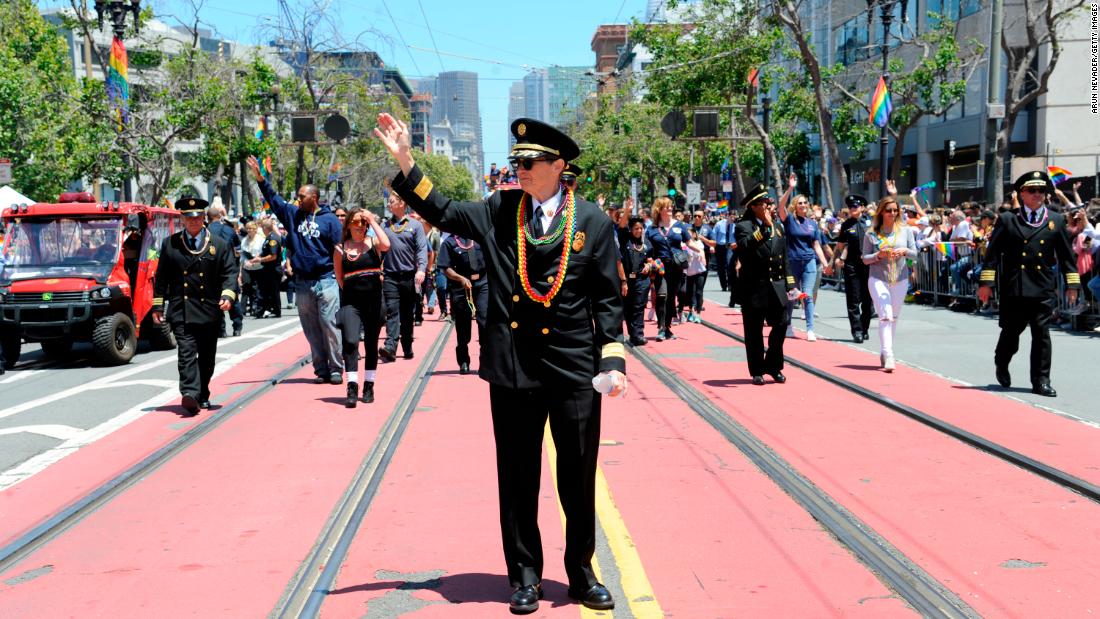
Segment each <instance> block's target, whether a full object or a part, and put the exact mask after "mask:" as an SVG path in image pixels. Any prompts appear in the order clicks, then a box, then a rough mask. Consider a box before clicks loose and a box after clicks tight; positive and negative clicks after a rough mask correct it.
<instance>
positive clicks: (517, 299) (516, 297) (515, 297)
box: [512, 294, 519, 303]
mask: <svg viewBox="0 0 1100 619" xmlns="http://www.w3.org/2000/svg"><path fill="white" fill-rule="evenodd" d="M512 301H513V302H515V303H519V295H518V294H514V295H512Z"/></svg>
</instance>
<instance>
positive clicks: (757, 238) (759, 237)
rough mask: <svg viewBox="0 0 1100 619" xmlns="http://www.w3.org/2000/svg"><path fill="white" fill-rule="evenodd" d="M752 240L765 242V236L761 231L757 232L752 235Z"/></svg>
mask: <svg viewBox="0 0 1100 619" xmlns="http://www.w3.org/2000/svg"><path fill="white" fill-rule="evenodd" d="M752 238H754V239H756V240H757V241H763V240H764V235H763V234H760V231H759V230H757V231H756V232H753V233H752Z"/></svg>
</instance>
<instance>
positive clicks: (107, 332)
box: [92, 314, 137, 365]
mask: <svg viewBox="0 0 1100 619" xmlns="http://www.w3.org/2000/svg"><path fill="white" fill-rule="evenodd" d="M92 348H93V349H94V350H95V357H96V359H98V360H99V361H100V362H102V363H104V364H105V365H125V364H127V363H129V362H130V359H133V358H134V353H135V352H136V351H137V334H136V333H135V332H134V322H133V321H132V320H130V317H129V316H127V315H125V314H111V315H110V316H104V317H103V318H100V319H99V320H97V321H95V330H94V331H93V332H92Z"/></svg>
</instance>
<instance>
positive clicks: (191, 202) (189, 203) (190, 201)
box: [187, 200, 195, 206]
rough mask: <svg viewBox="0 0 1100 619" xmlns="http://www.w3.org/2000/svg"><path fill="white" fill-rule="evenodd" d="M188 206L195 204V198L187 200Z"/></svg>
mask: <svg viewBox="0 0 1100 619" xmlns="http://www.w3.org/2000/svg"><path fill="white" fill-rule="evenodd" d="M187 206H195V201H194V200H188V201H187Z"/></svg>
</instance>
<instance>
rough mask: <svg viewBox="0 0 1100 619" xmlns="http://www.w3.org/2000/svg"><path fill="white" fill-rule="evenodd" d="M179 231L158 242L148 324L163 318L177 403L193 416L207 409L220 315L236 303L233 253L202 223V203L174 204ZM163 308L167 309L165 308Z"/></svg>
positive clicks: (184, 200)
mask: <svg viewBox="0 0 1100 619" xmlns="http://www.w3.org/2000/svg"><path fill="white" fill-rule="evenodd" d="M176 208H177V209H179V211H180V214H181V215H183V217H182V219H183V227H184V229H183V230H182V231H180V232H177V233H175V234H173V235H172V236H170V237H168V238H166V239H164V243H163V244H162V245H161V248H160V260H159V261H158V263H157V274H156V279H155V281H154V289H153V297H154V298H153V307H152V316H153V322H156V323H158V324H159V323H162V322H164V320H168V324H170V325H171V326H172V333H173V334H175V336H176V350H177V352H178V354H179V373H180V394H181V395H182V396H183V399H182V401H181V404H182V406H183V408H185V409H186V410H187V412H188V413H190V414H192V415H194V414H195V413H197V412H198V411H199V407H202V408H207V409H208V408H210V378H211V377H212V376H213V375H214V356H215V354H216V353H217V349H218V329H217V325H219V324H221V322H222V312H227V311H229V309H230V308H231V307H232V305H233V303H234V302H235V301H236V300H237V271H236V265H237V261H236V260H235V259H234V258H233V253H232V252H233V250H232V249H231V248H230V247H229V245H227V244H226V242H225V241H223V240H222V239H221V238H220V237H217V236H215V235H214V234H212V233H210V232H209V231H207V229H206V227H205V226H204V225H203V215H204V211H203V209H205V208H206V200H200V199H199V198H183V199H181V200H178V201H176ZM166 304H167V307H165V305H166Z"/></svg>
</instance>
